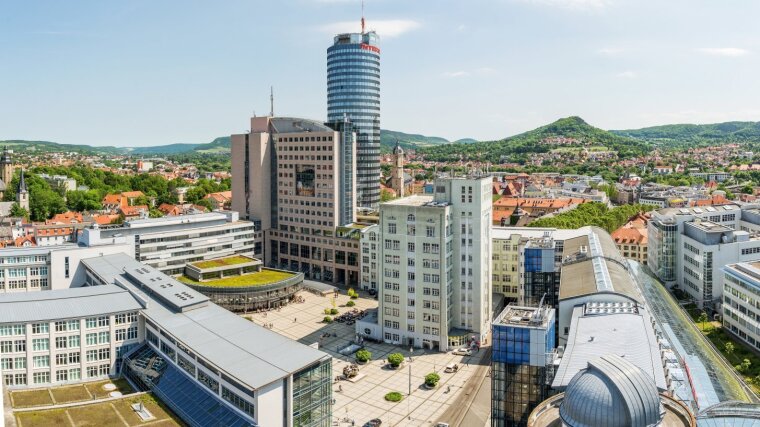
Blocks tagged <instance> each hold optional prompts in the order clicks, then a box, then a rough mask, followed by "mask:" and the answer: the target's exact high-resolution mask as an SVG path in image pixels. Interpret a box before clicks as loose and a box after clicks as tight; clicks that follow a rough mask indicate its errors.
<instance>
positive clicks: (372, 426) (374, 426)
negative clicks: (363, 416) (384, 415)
mask: <svg viewBox="0 0 760 427" xmlns="http://www.w3.org/2000/svg"><path fill="white" fill-rule="evenodd" d="M382 424H383V422H382V421H380V418H374V419H371V420H369V421H367V422H366V423H364V427H380V426H381V425H382Z"/></svg>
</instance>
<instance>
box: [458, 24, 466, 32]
mask: <svg viewBox="0 0 760 427" xmlns="http://www.w3.org/2000/svg"><path fill="white" fill-rule="evenodd" d="M466 29H467V25H464V24H459V25H457V31H459V32H462V31H464V30H466Z"/></svg>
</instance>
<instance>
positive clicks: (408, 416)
mask: <svg viewBox="0 0 760 427" xmlns="http://www.w3.org/2000/svg"><path fill="white" fill-rule="evenodd" d="M412 353H414V347H409V393H408V394H407V396H406V415H407V418H408V419H409V420H411V419H412V411H411V409H410V405H411V403H410V402H409V401H410V400H411V398H412Z"/></svg>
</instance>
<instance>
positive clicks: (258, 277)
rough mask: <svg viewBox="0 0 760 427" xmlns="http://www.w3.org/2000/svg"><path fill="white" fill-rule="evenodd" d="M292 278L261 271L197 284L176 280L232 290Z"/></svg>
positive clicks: (184, 278)
mask: <svg viewBox="0 0 760 427" xmlns="http://www.w3.org/2000/svg"><path fill="white" fill-rule="evenodd" d="M293 276H295V274H293V273H287V272H284V271H275V270H268V269H262V270H261V271H259V272H257V273H250V274H244V275H242V276H231V277H225V278H223V279H216V280H208V281H205V282H198V281H195V280H193V279H192V278H190V277H187V276H180V277H179V278H178V280H179V281H180V282H182V283H187V284H189V285H198V286H214V287H220V288H234V287H244V286H260V285H269V284H271V283H275V282H279V281H281V280H285V279H289V278H291V277H293Z"/></svg>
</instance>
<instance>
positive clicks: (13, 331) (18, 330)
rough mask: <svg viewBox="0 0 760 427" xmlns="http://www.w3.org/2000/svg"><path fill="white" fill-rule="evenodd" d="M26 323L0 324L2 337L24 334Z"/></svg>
mask: <svg viewBox="0 0 760 427" xmlns="http://www.w3.org/2000/svg"><path fill="white" fill-rule="evenodd" d="M24 333H25V331H24V325H3V326H0V337H10V336H13V335H24Z"/></svg>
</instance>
